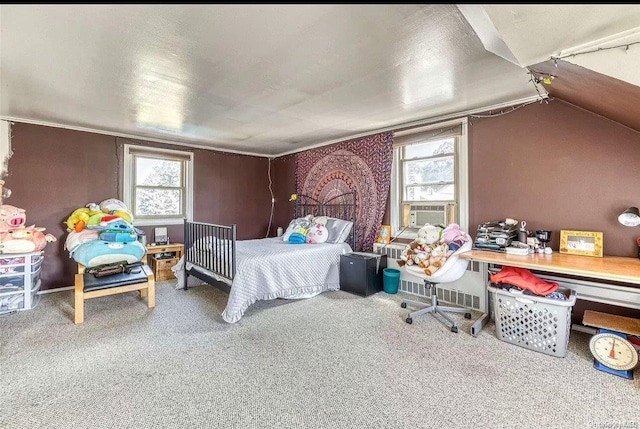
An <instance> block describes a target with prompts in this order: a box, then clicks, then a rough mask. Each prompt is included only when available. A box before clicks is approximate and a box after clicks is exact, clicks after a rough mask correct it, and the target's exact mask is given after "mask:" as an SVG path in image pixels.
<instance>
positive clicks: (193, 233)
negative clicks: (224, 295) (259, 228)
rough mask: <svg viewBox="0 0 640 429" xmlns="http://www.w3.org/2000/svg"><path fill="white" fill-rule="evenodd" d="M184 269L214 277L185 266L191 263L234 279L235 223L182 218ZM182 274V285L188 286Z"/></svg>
mask: <svg viewBox="0 0 640 429" xmlns="http://www.w3.org/2000/svg"><path fill="white" fill-rule="evenodd" d="M184 244H185V271H186V272H187V273H188V274H190V275H194V276H196V277H198V278H199V279H201V280H203V281H205V282H207V283H212V282H213V281H214V280H219V279H216V278H215V277H214V276H209V275H207V274H205V273H202V272H199V271H196V270H186V264H187V263H190V264H193V265H196V266H198V267H200V268H203V269H205V270H207V271H210V272H212V273H214V274H215V275H217V276H220V277H221V278H222V279H226V280H229V281H231V280H233V277H234V276H235V274H236V225H235V224H234V225H215V224H209V223H203V222H190V221H188V220H187V219H185V220H184ZM187 277H188V275H185V276H184V289H185V290H186V289H187Z"/></svg>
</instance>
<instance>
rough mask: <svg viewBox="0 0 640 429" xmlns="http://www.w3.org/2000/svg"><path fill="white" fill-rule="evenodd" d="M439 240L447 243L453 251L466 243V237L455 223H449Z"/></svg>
mask: <svg viewBox="0 0 640 429" xmlns="http://www.w3.org/2000/svg"><path fill="white" fill-rule="evenodd" d="M440 240H442V241H443V242H445V243H447V244H448V245H449V249H450V250H454V251H455V250H458V249H459V248H460V247H461V246H462V245H463V244H464V243H465V242H467V241H468V237H467V235H466V234H465V233H464V232H462V230H461V229H460V225H458V224H457V223H450V224H449V225H447V227H446V228H445V229H444V231H442V237H441V238H440Z"/></svg>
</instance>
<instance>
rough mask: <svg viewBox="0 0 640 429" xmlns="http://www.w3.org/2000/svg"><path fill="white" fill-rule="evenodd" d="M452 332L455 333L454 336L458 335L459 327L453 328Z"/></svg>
mask: <svg viewBox="0 0 640 429" xmlns="http://www.w3.org/2000/svg"><path fill="white" fill-rule="evenodd" d="M451 332H453V333H454V334H457V333H458V327H457V326H452V327H451Z"/></svg>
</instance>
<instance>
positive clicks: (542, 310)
mask: <svg viewBox="0 0 640 429" xmlns="http://www.w3.org/2000/svg"><path fill="white" fill-rule="evenodd" d="M488 289H489V292H491V294H492V295H493V311H494V318H495V324H496V336H497V337H498V338H499V339H501V340H502V341H506V342H508V343H511V344H515V345H518V346H521V347H524V348H527V349H530V350H534V351H537V352H541V353H545V354H548V355H551V356H556V357H565V355H566V354H567V345H568V344H569V334H570V332H571V309H572V308H573V306H574V305H575V303H576V292H575V291H574V290H571V289H567V288H558V292H560V293H562V294H564V296H565V297H566V298H567V300H566V301H561V300H557V299H551V298H544V297H540V296H533V295H524V294H523V293H522V292H521V291H517V290H516V289H511V290H506V289H499V288H494V287H492V286H489V287H488Z"/></svg>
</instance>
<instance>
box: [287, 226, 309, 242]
mask: <svg viewBox="0 0 640 429" xmlns="http://www.w3.org/2000/svg"><path fill="white" fill-rule="evenodd" d="M307 232H308V229H307V228H305V227H303V226H297V227H295V228H294V229H293V231H291V235H289V240H288V241H289V243H291V244H303V243H305V242H306V241H307Z"/></svg>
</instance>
